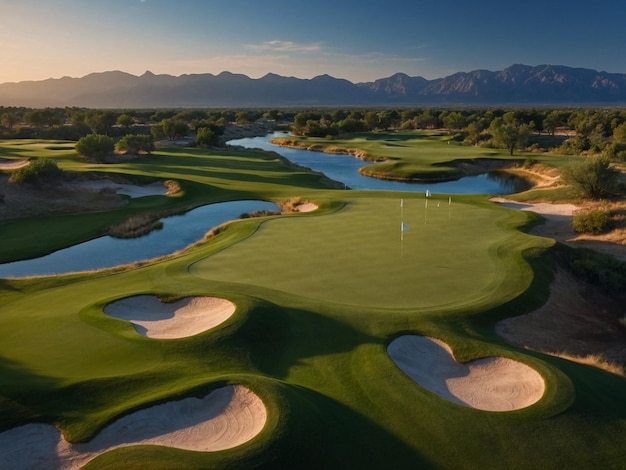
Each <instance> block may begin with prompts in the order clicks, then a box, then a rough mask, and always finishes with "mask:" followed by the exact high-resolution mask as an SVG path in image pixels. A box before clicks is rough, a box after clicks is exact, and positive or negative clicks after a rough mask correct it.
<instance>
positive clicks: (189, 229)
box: [0, 200, 280, 277]
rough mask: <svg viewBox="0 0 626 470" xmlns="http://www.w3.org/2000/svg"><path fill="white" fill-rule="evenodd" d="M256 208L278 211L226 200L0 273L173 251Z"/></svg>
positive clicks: (99, 264)
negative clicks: (139, 233)
mask: <svg viewBox="0 0 626 470" xmlns="http://www.w3.org/2000/svg"><path fill="white" fill-rule="evenodd" d="M256 210H271V211H280V209H279V208H278V206H277V205H276V204H274V203H271V202H265V201H253V200H246V201H229V202H221V203H217V204H210V205H207V206H202V207H199V208H197V209H193V210H191V211H189V212H187V213H185V214H182V215H175V216H171V217H167V218H165V219H163V228H162V229H161V230H155V231H152V232H150V233H149V234H148V235H145V236H143V237H140V238H130V239H119V238H113V237H110V236H105V237H100V238H96V239H93V240H89V241H87V242H84V243H80V244H78V245H74V246H71V247H69V248H65V249H62V250H58V251H55V252H54V253H51V254H49V255H46V256H42V257H40V258H34V259H29V260H23V261H14V262H12V263H4V264H0V277H25V276H39V275H46V274H64V273H70V272H78V271H88V270H93V269H103V268H112V267H114V266H119V265H122V264H128V263H134V262H137V261H145V260H149V259H152V258H156V257H159V256H164V255H168V254H171V253H174V252H176V251H178V250H180V249H183V248H185V247H187V246H189V245H191V244H192V243H194V242H196V241H198V240H200V239H202V238H203V237H204V235H205V234H206V233H207V232H208V231H209V230H210V229H212V228H213V227H217V226H218V225H220V224H222V223H224V222H227V221H229V220H234V219H237V218H238V217H239V216H240V215H241V214H243V213H246V212H252V211H256Z"/></svg>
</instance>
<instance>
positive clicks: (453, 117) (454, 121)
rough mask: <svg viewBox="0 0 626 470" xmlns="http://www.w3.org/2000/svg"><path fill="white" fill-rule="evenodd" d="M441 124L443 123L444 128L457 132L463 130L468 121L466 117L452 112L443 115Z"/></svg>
mask: <svg viewBox="0 0 626 470" xmlns="http://www.w3.org/2000/svg"><path fill="white" fill-rule="evenodd" d="M441 122H442V123H443V127H445V128H446V129H448V130H450V131H456V130H459V129H463V128H464V127H465V125H466V122H467V120H466V119H465V116H463V115H462V114H461V113H459V112H457V111H452V112H449V113H445V114H443V113H442V115H441Z"/></svg>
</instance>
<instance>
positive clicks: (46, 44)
mask: <svg viewBox="0 0 626 470" xmlns="http://www.w3.org/2000/svg"><path fill="white" fill-rule="evenodd" d="M596 7H597V8H596ZM625 18H626V2H624V1H623V0H605V1H603V2H596V3H593V2H582V1H580V0H572V1H561V0H543V1H538V0H525V1H516V2H509V1H506V0H499V1H497V0H484V1H481V0H474V1H469V0H444V1H441V2H434V1H429V2H426V1H420V0H411V1H408V0H390V1H385V2H383V1H368V0H359V1H356V0H355V1H353V0H348V1H342V0H317V1H315V0H288V1H279V0H98V1H93V0H53V1H51V0H0V64H2V65H1V66H0V83H4V82H12V81H21V80H42V79H46V78H59V77H62V76H72V77H82V76H84V75H87V74H88V73H91V72H103V71H107V70H122V71H125V72H129V73H132V74H135V75H140V74H142V73H143V72H145V71H146V70H150V71H152V72H154V73H167V74H171V75H181V74H185V73H214V74H217V73H220V72H222V71H225V70H227V71H230V72H233V73H243V74H246V75H248V76H250V77H253V78H258V77H261V76H263V75H265V74H266V73H268V72H273V73H277V74H280V75H286V76H295V77H299V78H312V77H314V76H316V75H321V74H325V73H327V74H329V75H332V76H334V77H337V78H346V79H348V80H351V81H353V82H362V81H371V80H374V79H377V78H382V77H387V76H390V75H392V74H393V73H396V72H404V73H407V74H409V75H411V76H418V75H419V76H423V77H425V78H436V77H442V76H445V75H449V74H452V73H454V72H458V71H470V70H476V69H488V70H501V69H503V68H505V67H507V66H509V65H512V64H515V63H522V64H527V65H540V64H554V65H568V66H572V67H585V68H593V69H598V70H605V71H608V72H621V73H626V54H624V51H625V50H626V34H624V31H625V30H626V28H625V27H624V21H625Z"/></svg>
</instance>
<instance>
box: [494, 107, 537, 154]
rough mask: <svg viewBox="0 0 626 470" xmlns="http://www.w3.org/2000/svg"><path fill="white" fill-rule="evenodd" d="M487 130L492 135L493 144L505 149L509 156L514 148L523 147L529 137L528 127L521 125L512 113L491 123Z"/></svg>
mask: <svg viewBox="0 0 626 470" xmlns="http://www.w3.org/2000/svg"><path fill="white" fill-rule="evenodd" d="M489 130H490V131H491V134H492V135H493V142H494V144H496V145H497V146H498V147H504V148H505V149H507V150H508V151H509V155H513V152H514V151H515V149H516V148H523V147H525V146H526V144H527V143H528V136H529V135H530V127H528V125H527V124H521V123H520V122H519V121H518V120H517V119H516V118H515V114H514V113H513V112H512V111H510V112H508V113H506V114H505V115H504V116H502V117H497V118H495V119H494V120H493V121H491V125H490V126H489Z"/></svg>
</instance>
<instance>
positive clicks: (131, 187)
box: [77, 179, 168, 198]
mask: <svg viewBox="0 0 626 470" xmlns="http://www.w3.org/2000/svg"><path fill="white" fill-rule="evenodd" d="M77 185H78V186H80V187H83V188H88V189H93V190H96V191H101V190H103V189H108V190H110V191H112V192H114V193H116V194H124V195H126V196H130V197H131V198H136V197H144V196H164V195H166V194H167V191H168V188H167V187H166V186H165V185H164V184H163V183H161V182H158V181H157V182H156V183H152V184H147V185H143V186H141V185H138V184H123V183H122V184H120V183H115V182H113V181H111V180H108V179H101V180H90V181H82V182H80V183H77Z"/></svg>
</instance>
